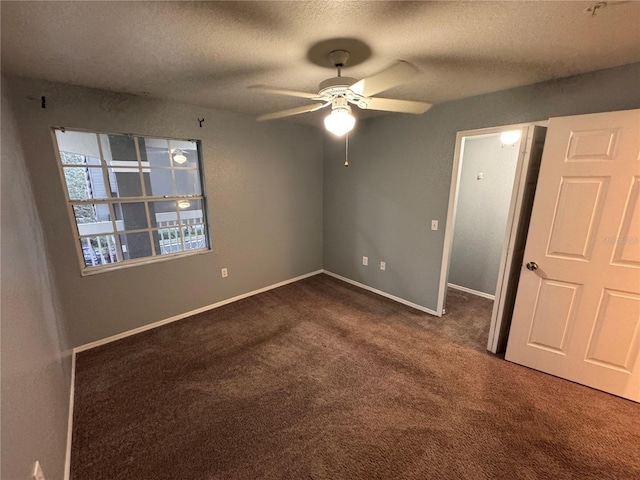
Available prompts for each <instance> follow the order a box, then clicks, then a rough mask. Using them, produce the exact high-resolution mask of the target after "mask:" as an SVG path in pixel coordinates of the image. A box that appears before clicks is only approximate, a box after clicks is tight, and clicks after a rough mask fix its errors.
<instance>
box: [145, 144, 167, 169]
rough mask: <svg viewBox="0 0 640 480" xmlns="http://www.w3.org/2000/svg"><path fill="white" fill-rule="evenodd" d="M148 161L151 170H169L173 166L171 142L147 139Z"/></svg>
mask: <svg viewBox="0 0 640 480" xmlns="http://www.w3.org/2000/svg"><path fill="white" fill-rule="evenodd" d="M144 144H145V150H146V154H147V161H148V162H149V166H150V167H151V168H163V167H164V168H169V167H170V166H171V161H170V158H171V157H170V154H169V141H168V140H166V139H162V138H145V142H144Z"/></svg>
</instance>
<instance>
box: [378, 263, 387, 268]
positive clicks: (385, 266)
mask: <svg viewBox="0 0 640 480" xmlns="http://www.w3.org/2000/svg"><path fill="white" fill-rule="evenodd" d="M386 268H387V264H386V263H385V262H380V270H386Z"/></svg>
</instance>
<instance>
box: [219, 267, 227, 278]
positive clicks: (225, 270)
mask: <svg viewBox="0 0 640 480" xmlns="http://www.w3.org/2000/svg"><path fill="white" fill-rule="evenodd" d="M220 272H221V273H222V278H227V277H228V276H229V272H227V269H226V268H223V269H222V270H220Z"/></svg>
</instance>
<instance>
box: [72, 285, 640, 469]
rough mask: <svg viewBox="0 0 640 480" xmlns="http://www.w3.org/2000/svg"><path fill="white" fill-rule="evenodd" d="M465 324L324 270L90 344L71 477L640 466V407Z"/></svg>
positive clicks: (79, 378)
mask: <svg viewBox="0 0 640 480" xmlns="http://www.w3.org/2000/svg"><path fill="white" fill-rule="evenodd" d="M456 321H460V319H459V318H457V317H455V309H454V308H450V313H449V315H448V317H445V319H437V318H434V317H431V316H428V315H426V314H422V313H420V312H418V311H415V310H413V309H410V308H408V307H404V306H402V305H400V304H398V303H395V302H393V301H390V300H387V299H384V298H382V297H379V296H377V295H375V294H372V293H369V292H366V291H363V290H360V289H358V288H356V287H353V286H351V285H348V284H345V283H343V282H340V281H338V280H335V279H333V278H331V277H328V276H326V275H318V276H315V277H312V278H309V279H306V280H303V281H300V282H297V283H294V284H291V285H287V286H285V287H281V288H278V289H276V290H272V291H269V292H266V293H263V294H260V295H257V296H254V297H251V298H247V299H245V300H241V301H239V302H236V303H233V304H230V305H227V306H225V307H221V308H218V309H216V310H212V311H210V312H207V313H203V314H200V315H197V316H194V317H192V318H189V319H185V320H182V321H179V322H176V323H173V324H171V325H166V326H164V327H161V328H158V329H155V330H152V331H148V332H145V333H142V334H139V335H136V336H133V337H129V338H127V339H124V340H121V341H118V342H115V343H112V344H109V345H105V346H103V347H99V348H96V349H93V350H90V351H87V352H84V353H81V354H79V355H78V357H77V364H76V390H75V391H76V398H75V410H74V425H73V449H72V457H71V460H72V475H71V478H72V479H73V480H101V479H105V480H124V479H127V480H143V479H144V480H146V479H149V480H150V479H171V480H179V479H185V480H186V479H193V480H201V479H206V480H211V479H254V478H268V479H305V480H311V479H313V480H319V479H428V478H456V479H457V478H468V479H490V478H505V479H507V478H509V479H511V478H523V479H528V478H530V479H538V478H548V479H565V478H575V479H631V478H640V405H638V404H635V403H632V402H629V401H626V400H623V399H620V398H616V397H613V396H610V395H607V394H604V393H601V392H598V391H595V390H591V389H589V388H587V387H583V386H580V385H576V384H573V383H570V382H567V381H564V380H561V379H558V378H555V377H551V376H548V375H545V374H542V373H540V372H536V371H533V370H529V369H527V368H523V367H520V366H517V365H514V364H510V363H509V362H506V361H504V360H501V359H499V358H496V357H494V356H491V355H489V354H487V353H486V352H483V351H482V348H481V347H480V348H479V347H478V345H477V344H475V345H474V344H473V342H469V341H467V340H462V338H463V335H459V334H457V333H455V331H453V330H452V328H451V327H450V324H447V323H443V322H456ZM482 342H483V343H484V342H486V339H482ZM467 343H468V344H467Z"/></svg>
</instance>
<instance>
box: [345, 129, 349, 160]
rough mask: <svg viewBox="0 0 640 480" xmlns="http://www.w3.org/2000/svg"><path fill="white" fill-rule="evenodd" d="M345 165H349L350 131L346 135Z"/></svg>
mask: <svg viewBox="0 0 640 480" xmlns="http://www.w3.org/2000/svg"><path fill="white" fill-rule="evenodd" d="M344 166H345V167H348V166H349V132H347V134H346V135H345V136H344Z"/></svg>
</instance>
